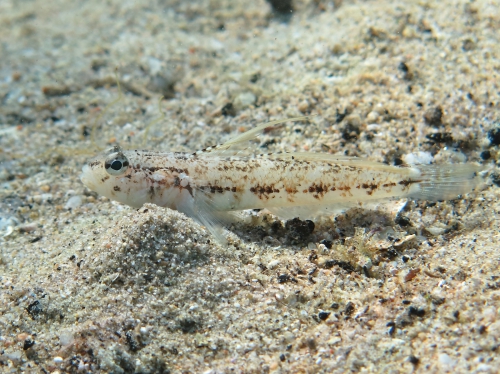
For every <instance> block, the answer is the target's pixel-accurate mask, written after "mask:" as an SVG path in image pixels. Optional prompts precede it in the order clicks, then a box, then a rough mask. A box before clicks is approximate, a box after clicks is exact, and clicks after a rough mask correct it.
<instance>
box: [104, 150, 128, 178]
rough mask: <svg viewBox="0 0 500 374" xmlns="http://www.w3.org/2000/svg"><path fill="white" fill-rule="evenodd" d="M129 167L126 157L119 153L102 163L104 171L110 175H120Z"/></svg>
mask: <svg viewBox="0 0 500 374" xmlns="http://www.w3.org/2000/svg"><path fill="white" fill-rule="evenodd" d="M128 166H129V162H128V159H127V157H125V155H124V154H123V153H121V152H117V153H113V154H111V155H109V157H108V158H107V159H106V161H104V169H106V172H107V173H108V174H110V175H114V176H117V175H122V174H124V173H125V172H126V171H127V169H128Z"/></svg>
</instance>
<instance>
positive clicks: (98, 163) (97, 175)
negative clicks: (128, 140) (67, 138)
mask: <svg viewBox="0 0 500 374" xmlns="http://www.w3.org/2000/svg"><path fill="white" fill-rule="evenodd" d="M131 157H133V155H132V154H130V152H123V151H122V150H121V149H120V148H119V147H118V146H115V147H112V148H110V149H108V150H107V151H105V152H104V153H102V154H100V155H98V156H96V157H94V158H93V159H91V160H88V161H87V162H86V164H85V165H84V166H83V168H82V173H81V174H80V180H81V181H82V183H83V184H84V185H85V186H86V187H87V188H89V189H90V190H92V191H94V192H97V193H98V194H99V195H103V196H106V197H107V198H109V199H111V200H115V201H119V202H121V203H124V204H127V205H130V206H133V207H136V208H138V207H140V206H142V205H143V204H144V203H145V202H147V201H146V199H144V197H145V195H146V192H145V191H143V190H144V188H145V187H144V186H142V183H134V180H136V179H138V176H137V175H135V174H136V173H135V171H134V168H133V167H132V165H133V164H132V162H133V160H131V159H130V158H131Z"/></svg>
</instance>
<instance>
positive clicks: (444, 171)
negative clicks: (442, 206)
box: [410, 164, 485, 200]
mask: <svg viewBox="0 0 500 374" xmlns="http://www.w3.org/2000/svg"><path fill="white" fill-rule="evenodd" d="M417 169H418V170H419V171H420V177H419V178H420V179H421V182H420V183H419V189H418V190H417V191H415V192H414V193H412V194H411V195H410V197H413V198H418V199H423V200H451V199H455V198H456V197H458V196H459V195H462V194H466V193H469V192H472V191H474V189H476V188H477V187H479V186H480V185H481V184H483V183H484V178H482V177H481V174H480V173H481V172H482V171H484V170H485V167H483V166H480V165H475V164H452V165H419V166H417Z"/></svg>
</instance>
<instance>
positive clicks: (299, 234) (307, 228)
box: [285, 218, 314, 241]
mask: <svg viewBox="0 0 500 374" xmlns="http://www.w3.org/2000/svg"><path fill="white" fill-rule="evenodd" d="M285 228H286V229H287V230H288V232H289V236H290V239H292V241H304V240H306V239H307V238H308V237H309V235H311V234H312V233H313V231H314V222H313V221H310V220H305V221H302V220H300V219H298V218H294V219H291V220H289V221H286V224H285Z"/></svg>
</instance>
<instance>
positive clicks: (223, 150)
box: [193, 116, 311, 156]
mask: <svg viewBox="0 0 500 374" xmlns="http://www.w3.org/2000/svg"><path fill="white" fill-rule="evenodd" d="M308 118H311V116H302V117H294V118H286V119H279V120H276V121H271V122H266V123H263V124H261V125H259V126H257V127H255V128H253V129H251V130H248V131H246V132H244V133H243V134H240V135H238V136H236V137H234V138H232V139H230V140H228V141H227V142H225V143H223V144H219V145H215V146H212V147H208V148H205V149H203V150H201V151H197V152H195V153H194V154H193V155H195V156H199V155H202V154H206V155H212V156H232V155H235V154H237V153H239V152H241V151H242V149H236V148H237V146H238V145H241V144H243V143H246V142H248V141H250V140H253V139H256V138H257V137H258V136H259V135H261V134H263V133H266V132H269V131H272V130H276V129H278V128H280V127H281V126H279V125H282V124H283V123H285V122H296V121H303V120H306V119H308Z"/></svg>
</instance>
